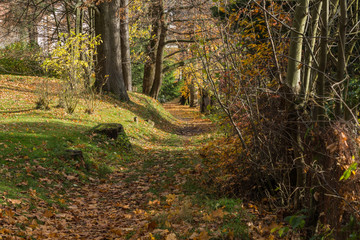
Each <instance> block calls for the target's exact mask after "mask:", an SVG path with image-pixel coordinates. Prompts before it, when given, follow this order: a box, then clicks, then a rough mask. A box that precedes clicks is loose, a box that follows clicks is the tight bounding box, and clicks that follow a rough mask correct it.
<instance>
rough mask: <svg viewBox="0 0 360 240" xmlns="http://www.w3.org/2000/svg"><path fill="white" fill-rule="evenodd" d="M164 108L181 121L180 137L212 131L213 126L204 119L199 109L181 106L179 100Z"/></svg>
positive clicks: (167, 104)
mask: <svg viewBox="0 0 360 240" xmlns="http://www.w3.org/2000/svg"><path fill="white" fill-rule="evenodd" d="M164 108H165V109H166V110H167V111H169V112H170V113H171V114H172V115H173V116H175V117H176V118H177V119H179V123H180V126H179V128H178V134H179V135H185V136H195V135H199V134H202V133H206V132H209V131H211V129H212V127H213V125H212V124H211V122H210V121H209V120H208V119H206V118H204V117H203V115H202V114H201V113H200V112H199V110H198V108H190V107H189V106H187V105H180V104H179V103H178V101H177V100H174V101H172V102H169V103H165V104H164Z"/></svg>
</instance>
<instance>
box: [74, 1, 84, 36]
mask: <svg viewBox="0 0 360 240" xmlns="http://www.w3.org/2000/svg"><path fill="white" fill-rule="evenodd" d="M81 4H82V1H81V0H78V1H77V3H76V6H75V17H76V19H75V34H76V35H77V34H80V33H82V32H83V20H84V14H83V10H82V8H81Z"/></svg>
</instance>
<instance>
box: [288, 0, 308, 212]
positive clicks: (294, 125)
mask: <svg viewBox="0 0 360 240" xmlns="http://www.w3.org/2000/svg"><path fill="white" fill-rule="evenodd" d="M308 10H309V0H300V1H298V4H297V6H296V8H295V16H294V22H293V30H292V32H291V42H290V52H289V60H288V66H287V75H286V82H287V85H288V87H289V89H288V91H289V92H288V93H287V101H288V105H289V106H288V119H289V123H288V124H289V127H288V129H290V130H289V131H288V134H289V136H290V137H291V139H292V142H291V144H292V147H293V149H294V161H295V167H296V192H295V198H294V206H295V208H298V209H299V208H301V199H302V197H303V196H302V195H303V191H304V185H305V174H304V157H303V153H302V149H301V146H302V142H301V137H300V132H299V129H300V126H299V123H298V122H297V121H298V113H297V111H296V109H297V102H298V101H297V99H298V96H299V93H300V90H301V64H302V50H303V49H302V45H303V39H304V33H305V25H306V21H307V17H308Z"/></svg>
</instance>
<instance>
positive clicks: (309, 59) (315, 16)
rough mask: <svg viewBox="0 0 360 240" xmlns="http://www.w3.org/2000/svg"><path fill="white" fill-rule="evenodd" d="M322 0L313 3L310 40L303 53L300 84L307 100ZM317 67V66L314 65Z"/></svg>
mask: <svg viewBox="0 0 360 240" xmlns="http://www.w3.org/2000/svg"><path fill="white" fill-rule="evenodd" d="M322 4H323V3H322V2H321V1H319V2H317V3H316V4H315V6H314V8H313V10H312V11H311V23H310V27H309V32H310V41H309V49H308V50H307V51H306V53H305V63H306V68H305V73H304V83H303V84H302V89H303V90H302V92H303V94H304V96H305V101H306V100H308V97H309V95H310V92H311V90H312V89H311V85H312V83H313V81H312V80H313V79H312V77H314V75H313V69H312V67H313V62H314V59H313V56H314V55H315V51H314V50H315V44H316V39H317V35H318V25H319V19H320V13H321V8H322ZM316 67H318V66H316Z"/></svg>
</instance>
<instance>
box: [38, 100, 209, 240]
mask: <svg viewBox="0 0 360 240" xmlns="http://www.w3.org/2000/svg"><path fill="white" fill-rule="evenodd" d="M164 107H165V108H166V109H167V110H168V111H169V112H170V113H172V114H173V115H174V116H175V117H176V118H178V119H179V121H178V128H177V129H176V130H177V134H179V135H182V137H179V138H180V140H179V141H177V142H175V143H172V144H173V145H172V146H170V147H169V148H168V149H167V150H166V151H164V152H159V151H157V152H156V151H154V152H153V151H149V152H147V153H146V154H144V153H137V154H135V158H136V157H138V158H137V159H135V158H134V160H133V161H134V162H132V163H131V166H130V167H129V168H128V169H127V171H123V172H115V173H113V174H112V175H111V176H110V181H106V182H103V183H99V182H98V181H96V180H94V181H93V183H92V184H89V185H87V186H85V187H82V188H81V189H79V188H74V189H69V190H68V194H69V195H71V198H70V199H71V200H70V202H72V204H71V205H70V206H69V209H68V210H64V211H63V212H62V213H58V214H56V215H54V216H53V217H52V219H51V221H46V222H45V225H44V228H43V231H44V236H49V235H48V234H49V233H50V232H52V233H53V235H52V239H151V237H149V232H151V231H153V230H154V229H155V228H156V227H157V226H156V225H157V224H156V223H155V222H154V221H153V220H152V218H151V217H150V215H149V214H148V212H149V211H156V210H157V209H159V208H161V206H160V205H159V204H158V203H157V202H156V201H157V200H154V199H157V197H158V196H162V197H166V196H168V195H169V194H181V193H182V189H181V187H180V185H178V183H181V182H184V176H181V175H179V174H178V173H174V176H175V178H174V179H176V180H173V179H172V178H173V177H174V176H172V177H168V176H166V174H161V173H168V172H171V170H172V169H173V168H174V163H177V162H178V160H177V158H178V159H186V158H192V157H193V156H189V155H192V154H193V153H192V151H186V149H185V148H184V149H182V148H183V147H184V141H185V142H186V145H187V146H186V147H189V145H191V139H190V138H191V137H190V136H195V135H199V134H202V133H205V132H207V131H209V129H210V128H211V122H209V121H208V120H205V119H203V118H202V115H201V114H200V113H198V111H197V109H195V108H189V107H188V106H181V105H178V103H176V102H175V101H174V102H171V103H167V104H165V105H164ZM149 158H153V162H152V163H150V162H149V164H152V166H151V167H149V168H148V169H146V174H142V173H140V174H139V172H138V171H141V169H142V168H143V165H144V162H146V161H148V159H149ZM170 181H172V182H171V183H170ZM164 182H165V183H166V184H168V185H166V184H165V186H164V187H162V190H161V191H162V192H159V193H157V194H154V193H152V192H149V189H151V188H154V186H155V188H157V187H158V186H159V185H162V184H164ZM161 231H162V230H160V229H159V230H158V234H163V235H166V234H167V232H161ZM151 236H152V235H151Z"/></svg>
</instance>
